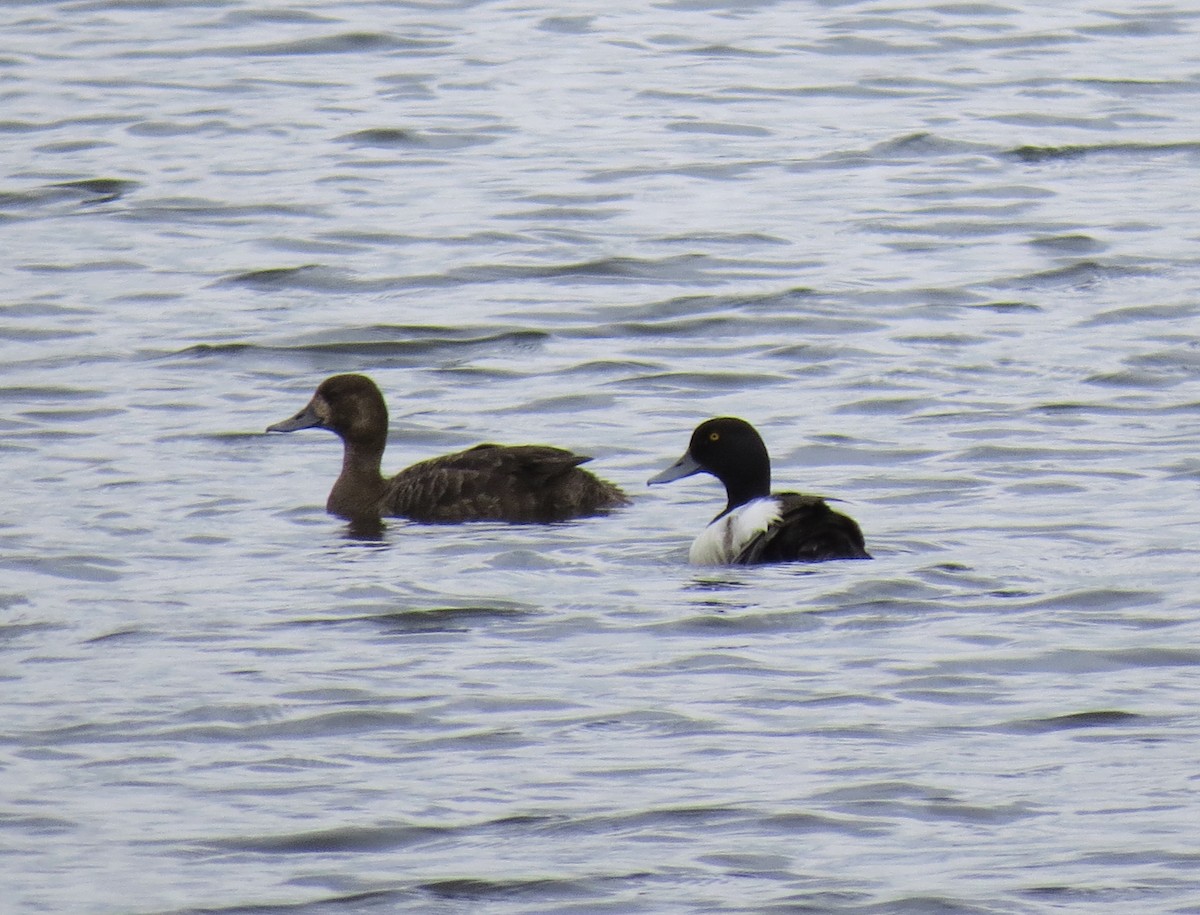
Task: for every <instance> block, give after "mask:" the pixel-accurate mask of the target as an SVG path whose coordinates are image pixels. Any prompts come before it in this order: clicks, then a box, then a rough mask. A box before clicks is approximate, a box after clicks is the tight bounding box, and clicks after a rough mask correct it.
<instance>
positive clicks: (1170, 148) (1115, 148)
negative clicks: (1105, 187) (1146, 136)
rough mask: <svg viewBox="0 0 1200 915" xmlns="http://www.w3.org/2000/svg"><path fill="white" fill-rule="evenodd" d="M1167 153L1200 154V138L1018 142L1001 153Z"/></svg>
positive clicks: (1054, 157)
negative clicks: (1067, 143) (1068, 143)
mask: <svg viewBox="0 0 1200 915" xmlns="http://www.w3.org/2000/svg"><path fill="white" fill-rule="evenodd" d="M1163 153H1171V154H1174V153H1183V154H1187V155H1198V154H1200V141H1192V140H1189V141H1181V142H1178V143H1097V144H1094V145H1081V146H1018V147H1016V148H1015V149H1009V150H1005V151H1004V152H1003V153H1001V155H1002V156H1003V157H1004V158H1007V159H1016V160H1018V161H1020V162H1029V163H1039V162H1055V161H1063V160H1070V159H1082V158H1084V157H1086V156H1098V155H1116V156H1127V157H1139V158H1140V157H1145V156H1158V155H1162V154H1163Z"/></svg>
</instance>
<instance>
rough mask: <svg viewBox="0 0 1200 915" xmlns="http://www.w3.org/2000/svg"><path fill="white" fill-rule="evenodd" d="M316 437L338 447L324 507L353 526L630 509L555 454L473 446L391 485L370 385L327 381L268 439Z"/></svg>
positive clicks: (523, 519) (571, 458)
mask: <svg viewBox="0 0 1200 915" xmlns="http://www.w3.org/2000/svg"><path fill="white" fill-rule="evenodd" d="M313 427H319V428H322V429H330V430H332V431H333V432H336V433H337V434H338V435H339V436H340V437H341V439H342V443H343V455H342V472H341V475H340V476H339V477H338V479H337V482H336V483H334V484H333V489H332V490H331V491H330V493H329V499H328V501H327V502H326V504H325V507H326V509H327V510H328V511H329V513H330V514H333V515H338V516H339V517H342V518H346V519H348V520H350V521H369V520H374V519H379V518H381V517H399V518H410V519H412V520H414V521H424V522H431V523H457V522H461V521H509V522H517V523H549V522H553V521H567V520H570V519H571V518H582V517H587V516H589V515H596V514H602V513H604V512H605V511H608V510H609V509H613V508H617V507H619V506H622V505H627V504H628V502H629V500H628V499H627V498H626V497H625V494H624V493H622V492H621V490H620V489H618V488H617V487H616V486H613V485H612V484H611V483H606V482H605V481H603V480H600V479H598V478H596V477H595V476H593V475H592V474H590V473H588V472H587V471H586V470H582V469H580V467H579V466H578V465H580V464H582V463H584V462H585V461H588V460H590V458H587V457H583V456H581V455H578V454H572V453H571V452H570V451H565V450H563V449H562V448H553V447H551V446H549V445H476V446H475V447H474V448H468V449H467V450H466V451H459V452H456V453H454V454H447V455H443V456H441V457H436V458H430V459H429V460H426V461H421V462H419V463H417V464H413V465H412V466H411V467H409V468H407V469H406V470H402V471H400V472H399V473H398V474H396V475H395V476H394V477H392V478H391V479H385V478H384V477H383V475H382V472H381V466H382V461H383V451H384V448H385V447H386V445H387V428H388V415H387V406H386V404H385V403H384V401H383V395H382V394H381V393H380V392H379V388H378V387H377V386H376V385H375V382H373V381H372V380H371V379H370V378H367V377H366V376H365V375H334V376H333V377H332V378H327V379H326V380H325V381H323V382H322V383H321V385H320V387H318V388H317V392H316V393H315V394H314V395H313V397H312V400H311V401H309V403H308V405H307V406H306V407H305V408H304V409H303V410H301V411H300V412H299V413H297V414H296V415H295V416H293V417H292V418H291V419H286V420H284V421H283V422H280V423H276V424H275V425H273V426H270V427H268V429H267V431H268V432H293V431H295V430H297V429H308V428H313Z"/></svg>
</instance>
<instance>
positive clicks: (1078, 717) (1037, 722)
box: [1002, 710, 1150, 734]
mask: <svg viewBox="0 0 1200 915" xmlns="http://www.w3.org/2000/svg"><path fill="white" fill-rule="evenodd" d="M1149 722H1150V719H1149V718H1148V717H1147V716H1145V715H1139V714H1136V713H1134V712H1122V711H1117V710H1105V711H1096V712H1073V713H1071V714H1067V715H1054V716H1052V717H1050V718H1029V719H1024V720H1021V721H1014V722H1012V723H1010V724H1008V725H1005V726H1004V727H1003V728H1002V730H1004V731H1015V732H1019V733H1028V734H1041V733H1051V732H1054V731H1077V730H1085V729H1090V728H1112V727H1127V726H1129V725H1133V724H1147V723H1149Z"/></svg>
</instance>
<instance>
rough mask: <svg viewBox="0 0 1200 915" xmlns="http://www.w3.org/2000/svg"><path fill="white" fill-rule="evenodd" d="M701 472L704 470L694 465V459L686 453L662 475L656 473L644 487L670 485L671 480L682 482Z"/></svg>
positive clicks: (690, 454) (689, 453)
mask: <svg viewBox="0 0 1200 915" xmlns="http://www.w3.org/2000/svg"><path fill="white" fill-rule="evenodd" d="M703 471H704V468H703V467H701V466H700V465H699V464H697V463H696V459H695V458H694V457H692V453H691V452H690V451H688V452H686V453H685V454H684V455H683V457H681V458H680V459H679V460H678V461H676V462H675V463H674V464H672V465H671V466H670V467H668V468H667V469H666V470H664V471H662V473H656V474H655V475H654V476H652V477H651V478H650V479H648V480H647V481H646V485H647V486H653V485H655V484H656V483H670V482H671V481H672V480H682V479H683V478H684V477H690V476H691V475H692V474H694V473H703Z"/></svg>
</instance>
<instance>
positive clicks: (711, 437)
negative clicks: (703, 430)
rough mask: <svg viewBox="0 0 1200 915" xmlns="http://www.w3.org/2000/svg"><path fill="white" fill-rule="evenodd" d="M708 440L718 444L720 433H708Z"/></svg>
mask: <svg viewBox="0 0 1200 915" xmlns="http://www.w3.org/2000/svg"><path fill="white" fill-rule="evenodd" d="M708 440H709V441H710V442H719V441H720V440H721V433H720V432H710V433H708Z"/></svg>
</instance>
